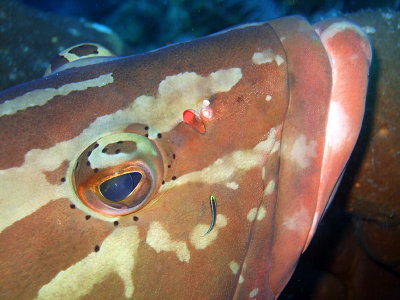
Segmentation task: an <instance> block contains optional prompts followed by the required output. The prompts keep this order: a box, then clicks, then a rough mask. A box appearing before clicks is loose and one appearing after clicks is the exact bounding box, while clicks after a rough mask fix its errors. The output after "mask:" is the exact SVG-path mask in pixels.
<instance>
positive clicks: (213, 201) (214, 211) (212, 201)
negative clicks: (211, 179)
mask: <svg viewBox="0 0 400 300" xmlns="http://www.w3.org/2000/svg"><path fill="white" fill-rule="evenodd" d="M210 207H211V215H212V221H211V225H210V228H208V230H207V232H206V233H205V234H203V236H206V235H207V234H209V233H210V231H211V230H212V229H213V228H214V226H215V221H216V220H217V200H216V199H215V196H214V195H211V196H210Z"/></svg>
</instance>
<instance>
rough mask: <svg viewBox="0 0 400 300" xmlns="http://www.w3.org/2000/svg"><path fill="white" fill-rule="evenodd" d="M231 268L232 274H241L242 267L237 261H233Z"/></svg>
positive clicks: (230, 264)
mask: <svg viewBox="0 0 400 300" xmlns="http://www.w3.org/2000/svg"><path fill="white" fill-rule="evenodd" d="M229 268H230V269H231V271H232V273H233V274H235V275H236V274H237V273H238V272H239V268H240V266H239V264H238V263H237V262H236V261H234V260H232V261H231V262H230V263H229Z"/></svg>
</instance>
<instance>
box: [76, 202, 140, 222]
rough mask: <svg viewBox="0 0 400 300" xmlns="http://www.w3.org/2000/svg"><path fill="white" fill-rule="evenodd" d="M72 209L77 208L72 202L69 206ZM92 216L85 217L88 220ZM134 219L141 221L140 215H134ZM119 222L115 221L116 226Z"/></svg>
mask: <svg viewBox="0 0 400 300" xmlns="http://www.w3.org/2000/svg"><path fill="white" fill-rule="evenodd" d="M69 207H70V208H71V209H75V208H76V206H75V204H70V206H69ZM90 218H91V216H90V215H86V216H85V219H86V220H89V219H90ZM133 221H135V222H136V221H139V217H138V216H133ZM118 224H119V222H118V221H115V222H114V225H115V226H118Z"/></svg>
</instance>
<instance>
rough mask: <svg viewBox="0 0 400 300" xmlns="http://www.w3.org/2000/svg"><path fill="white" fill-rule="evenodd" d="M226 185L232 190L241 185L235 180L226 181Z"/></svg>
mask: <svg viewBox="0 0 400 300" xmlns="http://www.w3.org/2000/svg"><path fill="white" fill-rule="evenodd" d="M226 186H227V187H228V188H230V189H232V190H237V189H238V188H239V185H238V184H237V182H235V181H230V182H227V183H226Z"/></svg>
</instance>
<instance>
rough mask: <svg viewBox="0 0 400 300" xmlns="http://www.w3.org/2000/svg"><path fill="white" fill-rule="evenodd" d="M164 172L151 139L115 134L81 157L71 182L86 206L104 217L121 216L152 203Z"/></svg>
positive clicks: (128, 134)
mask: <svg viewBox="0 0 400 300" xmlns="http://www.w3.org/2000/svg"><path fill="white" fill-rule="evenodd" d="M163 171H164V170H163V162H162V157H161V154H160V152H159V150H158V148H157V146H156V145H155V144H154V143H153V142H152V141H151V140H150V139H148V138H147V137H144V136H142V135H139V134H134V133H118V134H112V135H108V136H105V137H102V138H100V139H99V140H97V141H95V142H94V143H92V144H91V145H89V146H88V147H87V148H86V149H85V150H84V151H83V152H82V153H81V154H80V156H79V157H78V159H77V160H76V163H75V168H74V171H73V173H72V177H73V178H72V182H73V185H74V189H75V192H76V193H77V195H78V197H79V199H80V200H81V201H82V202H83V203H84V204H85V205H86V206H88V207H89V208H91V209H93V210H94V211H97V212H99V213H101V214H104V215H109V216H121V215H127V214H130V213H133V212H136V211H138V210H139V209H142V208H143V207H145V206H146V205H147V204H148V203H149V202H150V201H151V199H152V198H153V197H154V195H155V194H156V193H157V192H158V190H159V188H160V185H161V181H162V178H163Z"/></svg>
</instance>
